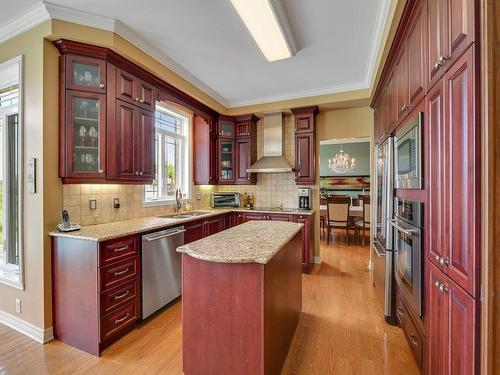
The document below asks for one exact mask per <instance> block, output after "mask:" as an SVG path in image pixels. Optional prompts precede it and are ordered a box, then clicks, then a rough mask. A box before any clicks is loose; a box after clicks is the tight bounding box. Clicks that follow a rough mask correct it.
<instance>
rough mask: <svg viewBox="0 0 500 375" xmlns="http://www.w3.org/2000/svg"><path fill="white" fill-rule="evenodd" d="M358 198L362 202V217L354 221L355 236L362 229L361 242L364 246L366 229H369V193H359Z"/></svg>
mask: <svg viewBox="0 0 500 375" xmlns="http://www.w3.org/2000/svg"><path fill="white" fill-rule="evenodd" d="M361 197H362V198H361ZM360 199H362V202H363V217H361V218H359V219H358V220H356V222H355V227H356V229H355V236H356V237H357V236H358V235H359V233H360V231H363V241H362V244H363V246H365V237H366V230H367V229H368V230H370V220H371V218H370V216H371V215H370V207H371V206H370V196H369V195H363V196H361V195H360Z"/></svg>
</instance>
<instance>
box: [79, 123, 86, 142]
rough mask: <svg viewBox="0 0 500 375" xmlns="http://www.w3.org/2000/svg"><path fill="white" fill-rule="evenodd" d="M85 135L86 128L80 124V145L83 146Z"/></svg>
mask: <svg viewBox="0 0 500 375" xmlns="http://www.w3.org/2000/svg"><path fill="white" fill-rule="evenodd" d="M86 135H87V128H86V127H85V126H83V125H82V126H80V138H81V142H80V146H85V136H86Z"/></svg>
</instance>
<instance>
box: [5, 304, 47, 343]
mask: <svg viewBox="0 0 500 375" xmlns="http://www.w3.org/2000/svg"><path fill="white" fill-rule="evenodd" d="M0 323H2V324H4V325H6V326H7V327H10V328H12V329H13V330H15V331H17V332H19V333H22V334H23V335H25V336H28V337H29V338H31V339H33V340H35V341H37V342H39V343H40V344H45V343H47V342H49V341H51V340H53V339H54V330H53V328H52V327H50V328H47V329H42V328H39V327H37V326H34V325H33V324H31V323H28V322H27V321H25V320H23V319H21V318H18V317H16V316H14V315H10V314H8V313H6V312H3V311H0Z"/></svg>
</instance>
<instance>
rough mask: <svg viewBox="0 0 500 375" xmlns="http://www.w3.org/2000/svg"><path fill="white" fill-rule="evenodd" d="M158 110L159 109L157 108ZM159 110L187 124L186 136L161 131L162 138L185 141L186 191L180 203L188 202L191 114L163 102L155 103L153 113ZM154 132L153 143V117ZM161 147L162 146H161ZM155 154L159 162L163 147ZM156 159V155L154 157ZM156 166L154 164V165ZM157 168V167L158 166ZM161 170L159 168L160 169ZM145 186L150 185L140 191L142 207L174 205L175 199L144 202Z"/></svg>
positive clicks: (189, 190) (191, 153)
mask: <svg viewBox="0 0 500 375" xmlns="http://www.w3.org/2000/svg"><path fill="white" fill-rule="evenodd" d="M158 107H159V108H160V109H159V108H158ZM158 110H161V111H163V112H166V113H167V114H171V115H172V116H174V117H181V118H183V120H184V121H186V122H187V127H188V130H187V133H188V134H187V136H182V135H179V134H175V133H171V132H168V131H165V130H163V131H161V133H163V136H165V135H168V136H170V137H172V138H176V139H181V140H184V139H185V147H186V149H187V150H186V152H185V155H186V156H185V157H186V159H187V160H186V161H184V164H185V165H187V171H186V176H185V177H184V178H185V180H186V181H185V183H186V185H187V186H186V187H187V189H186V190H183V191H182V194H183V198H182V199H181V201H182V202H188V201H190V200H191V196H192V190H193V188H192V177H193V146H192V137H193V114H192V113H189V112H187V111H183V110H181V109H179V108H177V107H175V106H173V105H169V104H168V103H165V102H157V103H156V108H155V112H156V111H158ZM154 132H155V143H156V133H157V132H156V116H155V124H154ZM162 146H163V144H162ZM155 152H160V156H159V158H158V159H159V160H161V158H162V156H163V152H164V150H163V147H162V150H160V151H159V150H156V151H155ZM155 157H156V155H155ZM155 164H156V163H155ZM158 167H159V166H158ZM160 169H161V168H160ZM156 173H158V171H155V174H156ZM146 186H150V185H144V186H143V189H142V207H151V206H169V205H174V204H175V198H172V199H158V200H151V201H148V200H146Z"/></svg>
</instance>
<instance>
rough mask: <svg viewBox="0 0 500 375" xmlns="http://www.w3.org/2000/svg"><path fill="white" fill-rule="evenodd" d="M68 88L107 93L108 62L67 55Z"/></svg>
mask: <svg viewBox="0 0 500 375" xmlns="http://www.w3.org/2000/svg"><path fill="white" fill-rule="evenodd" d="M64 58H65V59H66V65H67V66H66V88H68V89H72V90H80V91H89V92H96V93H103V94H105V93H106V61H105V60H100V59H94V58H91V57H85V56H77V55H65V56H64Z"/></svg>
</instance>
